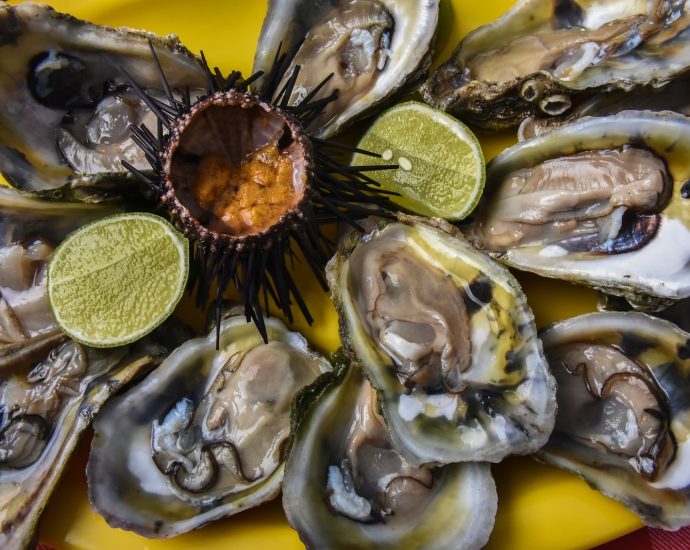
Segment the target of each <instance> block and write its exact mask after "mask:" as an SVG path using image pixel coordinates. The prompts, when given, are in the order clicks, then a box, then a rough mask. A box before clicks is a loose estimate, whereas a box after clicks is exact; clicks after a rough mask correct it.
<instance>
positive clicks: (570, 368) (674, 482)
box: [537, 312, 690, 529]
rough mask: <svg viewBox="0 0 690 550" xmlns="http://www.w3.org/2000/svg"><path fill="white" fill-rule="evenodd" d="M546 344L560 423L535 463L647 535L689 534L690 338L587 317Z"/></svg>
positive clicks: (564, 325)
mask: <svg viewBox="0 0 690 550" xmlns="http://www.w3.org/2000/svg"><path fill="white" fill-rule="evenodd" d="M541 337H542V341H543V342H544V350H545V352H546V354H547V357H548V360H549V364H550V366H551V369H552V371H553V373H554V375H555V376H556V379H557V381H558V394H557V395H558V397H557V398H558V415H557V418H556V427H555V429H554V432H553V435H552V436H551V439H550V440H549V442H548V443H547V445H546V446H545V447H544V448H543V449H542V450H541V451H539V452H538V454H537V457H538V458H539V459H540V460H543V461H545V462H548V463H550V464H554V465H556V466H560V467H562V468H566V469H567V470H570V471H572V472H575V473H576V474H578V475H580V476H582V477H583V478H584V479H585V480H586V481H587V482H588V483H589V484H591V485H593V486H594V487H595V488H597V489H598V490H600V491H601V492H602V493H604V494H605V495H608V496H610V497H612V498H615V499H617V500H619V501H621V502H622V503H623V504H625V505H626V506H627V507H628V508H630V509H631V510H632V511H633V512H635V513H636V514H637V515H639V516H640V517H641V518H642V519H643V520H644V522H645V523H646V524H648V525H652V526H655V527H662V528H665V529H678V528H680V527H681V526H684V525H688V524H690V409H689V408H688V407H689V404H690V383H689V382H690V360H689V359H690V334H688V333H686V332H683V331H682V330H680V329H679V328H678V327H676V326H675V325H673V324H672V323H670V322H668V321H663V320H660V319H656V318H654V317H651V316H648V315H645V314H643V313H635V312H627V313H592V314H587V315H582V316H580V317H576V318H574V319H569V320H567V321H562V322H559V323H556V324H555V325H553V326H551V327H549V328H548V329H547V330H545V331H544V332H543V334H542V335H541Z"/></svg>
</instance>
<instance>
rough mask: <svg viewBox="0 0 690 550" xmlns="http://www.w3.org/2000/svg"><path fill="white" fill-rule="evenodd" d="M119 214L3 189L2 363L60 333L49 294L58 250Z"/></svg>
mask: <svg viewBox="0 0 690 550" xmlns="http://www.w3.org/2000/svg"><path fill="white" fill-rule="evenodd" d="M114 212H115V209H113V208H110V207H105V206H101V205H90V204H75V203H61V202H54V201H41V200H38V199H35V198H31V197H27V196H25V195H21V194H19V193H17V192H16V191H14V190H12V189H10V188H8V187H0V357H1V356H2V354H4V353H9V352H10V351H9V350H10V349H13V348H12V346H15V347H16V348H18V349H19V348H22V349H26V347H25V344H26V341H27V340H29V339H31V338H35V337H37V336H41V335H45V334H49V333H52V334H55V333H57V332H58V331H57V326H56V323H55V319H54V318H53V314H52V311H51V309H50V304H49V303H48V295H47V292H46V276H47V269H48V260H49V258H50V256H51V255H52V253H53V249H54V247H55V246H56V245H57V244H58V243H59V242H60V241H61V240H62V239H63V238H64V237H65V236H66V235H67V234H68V233H69V232H71V231H73V230H74V229H76V228H78V227H80V226H81V225H84V224H85V223H88V222H90V221H93V220H95V219H97V218H100V217H104V216H107V215H108V214H112V213H114ZM0 360H1V359H0Z"/></svg>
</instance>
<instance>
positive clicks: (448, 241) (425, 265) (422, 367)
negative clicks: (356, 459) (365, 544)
mask: <svg viewBox="0 0 690 550" xmlns="http://www.w3.org/2000/svg"><path fill="white" fill-rule="evenodd" d="M407 221H408V222H409V223H393V224H390V225H386V226H385V227H383V228H380V229H377V230H375V231H373V232H372V233H371V234H370V235H368V236H367V237H365V238H364V239H362V240H361V241H360V242H359V243H357V242H356V241H355V242H354V243H352V247H347V248H345V249H344V250H341V252H339V253H338V254H337V255H336V257H335V258H334V259H333V260H332V261H331V263H330V264H329V267H328V277H329V283H330V285H331V289H332V292H333V295H334V298H335V301H336V305H337V308H338V311H339V313H340V323H341V331H342V333H343V341H344V342H345V344H346V346H347V347H348V349H349V350H350V351H351V352H352V353H353V354H354V356H355V357H356V358H357V360H358V361H359V362H361V364H362V365H363V366H364V368H365V370H366V373H367V376H368V377H369V378H370V379H371V380H372V383H373V385H374V387H375V388H376V389H377V390H378V391H379V392H380V398H381V406H382V410H383V414H384V416H385V417H386V421H387V422H388V425H389V428H390V430H391V434H392V437H393V440H394V441H395V444H396V446H397V447H398V448H399V449H400V452H401V453H402V455H403V456H404V457H405V459H406V460H407V461H408V462H410V463H411V464H414V465H419V464H444V463H449V462H457V461H469V460H485V461H491V462H497V461H499V460H501V459H502V458H504V457H505V456H506V455H509V454H526V453H530V452H533V451H534V450H536V449H537V448H539V447H540V446H541V445H542V444H543V442H545V441H546V439H547V438H548V435H549V433H550V432H551V429H552V427H553V419H554V414H555V413H554V405H555V387H554V382H553V379H552V378H551V376H550V375H549V373H548V370H547V368H546V363H545V360H544V357H543V355H542V352H541V345H540V343H539V341H538V340H537V338H536V330H535V328H534V320H533V316H532V313H531V311H530V309H529V308H528V306H527V304H526V301H525V298H524V295H523V294H522V292H521V290H520V288H519V286H518V284H517V282H516V281H515V280H514V279H513V278H512V276H511V275H510V274H509V273H508V272H507V271H506V270H505V269H504V268H502V267H500V266H499V265H498V264H496V263H494V262H493V261H492V260H491V259H490V258H489V257H488V256H485V255H484V254H482V253H481V252H479V251H476V250H475V249H474V248H473V247H472V246H471V245H469V244H468V243H467V242H466V241H464V240H463V239H462V238H460V237H459V236H456V235H455V234H451V233H449V231H450V229H449V227H447V226H443V227H441V228H439V227H435V226H434V225H431V224H429V223H427V222H424V221H422V220H421V219H409V220H407Z"/></svg>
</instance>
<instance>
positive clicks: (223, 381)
mask: <svg viewBox="0 0 690 550" xmlns="http://www.w3.org/2000/svg"><path fill="white" fill-rule="evenodd" d="M266 330H267V335H268V343H267V344H264V342H263V340H262V338H261V335H260V334H259V332H258V331H257V329H256V327H255V326H254V325H253V324H250V323H247V320H246V319H245V318H244V317H230V318H227V319H225V320H223V321H222V322H221V324H220V327H219V335H220V340H219V349H218V350H217V349H216V332H215V330H214V331H212V332H211V334H209V335H208V336H207V337H206V338H197V339H194V340H190V341H188V342H186V343H185V344H183V345H182V346H181V347H179V348H178V349H177V350H175V351H174V352H173V353H172V354H171V355H170V356H169V357H168V358H167V360H166V361H165V362H164V363H163V364H162V365H161V366H160V367H159V368H158V369H157V370H156V371H154V372H153V373H152V374H151V375H150V376H149V377H148V378H146V379H145V380H144V381H143V382H142V383H140V384H139V385H137V386H136V387H134V388H133V389H132V390H131V391H129V392H128V393H126V394H125V395H123V396H121V397H119V398H117V399H116V400H114V401H113V402H112V403H110V404H109V405H108V407H107V408H106V409H104V410H103V412H102V414H101V415H100V416H99V417H98V418H97V419H96V422H95V425H94V428H95V437H94V440H93V444H92V448H91V455H90V457H89V462H88V466H87V471H86V473H87V477H88V482H89V498H90V500H91V503H92V505H93V507H94V508H95V509H96V511H97V512H98V513H99V514H101V515H102V516H104V517H105V519H106V520H107V521H108V523H109V524H110V525H111V526H113V527H119V528H122V529H128V530H132V531H135V532H137V533H139V534H141V535H144V536H147V537H160V538H163V537H171V536H174V535H177V534H180V533H184V532H186V531H190V530H192V529H195V528H197V527H200V526H201V525H203V524H204V523H207V522H209V521H212V520H214V519H218V518H220V517H224V516H228V515H231V514H235V513H237V512H240V511H242V510H244V509H247V508H251V507H253V506H257V505H259V504H261V503H262V502H265V501H267V500H270V499H272V498H274V497H275V496H276V495H277V494H278V493H279V492H280V484H281V482H282V479H283V469H284V459H285V447H286V444H287V441H288V438H289V435H290V413H291V404H292V400H293V398H294V396H295V394H296V393H297V391H298V390H299V389H301V388H302V387H303V386H306V385H307V384H310V383H311V382H312V381H313V380H314V379H315V378H316V377H318V376H319V375H320V374H322V373H324V372H326V371H328V370H330V365H329V363H328V362H327V361H326V360H325V359H323V358H322V357H321V356H319V355H318V354H316V353H315V352H312V351H311V350H309V348H308V347H307V342H306V341H305V340H304V338H303V337H302V336H300V335H299V334H297V333H293V332H289V331H288V330H287V329H286V328H285V326H284V325H283V324H282V323H281V322H280V321H277V320H275V319H269V320H267V322H266ZM122 434H127V438H126V440H123V439H122Z"/></svg>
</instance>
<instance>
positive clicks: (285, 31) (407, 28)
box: [254, 0, 439, 137]
mask: <svg viewBox="0 0 690 550" xmlns="http://www.w3.org/2000/svg"><path fill="white" fill-rule="evenodd" d="M438 13H439V0H395V1H393V0H334V1H331V2H323V1H320V0H270V1H269V5H268V13H267V14H266V18H265V20H264V24H263V27H262V29H261V35H260V37H259V43H258V46H257V50H256V57H255V59H254V70H255V71H265V72H267V73H270V69H271V66H272V64H273V61H274V59H275V58H276V55H277V53H278V52H279V51H282V52H287V53H288V54H289V55H290V57H291V62H290V65H289V68H288V69H287V71H286V73H285V74H286V76H285V78H284V79H283V82H282V83H281V84H280V85H279V86H278V89H279V90H280V89H281V88H283V86H284V85H285V84H287V82H288V81H289V80H290V79H291V77H292V74H293V71H294V70H295V68H297V67H299V68H300V70H299V74H298V75H297V77H296V79H295V80H293V81H292V94H291V96H290V97H291V100H290V104H294V103H295V102H298V101H301V100H303V99H304V98H305V97H307V96H309V95H310V94H314V93H316V92H317V91H318V90H320V95H321V96H323V97H326V96H328V95H329V94H331V93H333V92H336V91H337V99H336V100H335V101H332V102H331V103H329V104H328V105H326V107H325V108H324V111H323V113H322V114H321V115H320V116H319V117H318V118H317V119H316V120H315V121H314V122H313V123H312V125H311V127H310V128H309V130H310V131H314V132H315V133H316V134H317V135H319V136H321V137H327V136H330V135H332V134H334V133H336V132H338V130H339V129H340V127H341V126H343V125H344V124H346V123H348V122H349V121H350V120H351V119H352V118H353V117H355V116H358V115H361V114H362V113H363V112H365V111H366V110H368V109H370V108H371V107H373V106H374V105H376V104H378V103H380V102H381V101H383V100H384V99H386V98H388V97H390V96H391V94H393V93H395V92H396V91H399V90H400V88H401V87H403V86H405V85H406V84H409V83H410V81H415V80H418V79H419V78H420V76H423V74H424V73H425V72H426V70H427V69H428V68H429V65H430V63H431V46H432V41H433V38H434V33H435V30H436V24H437V22H438ZM326 78H329V80H328V82H327V83H326V84H325V85H324V86H323V87H321V86H320V85H321V83H322V82H323V81H324V80H325V79H326Z"/></svg>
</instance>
